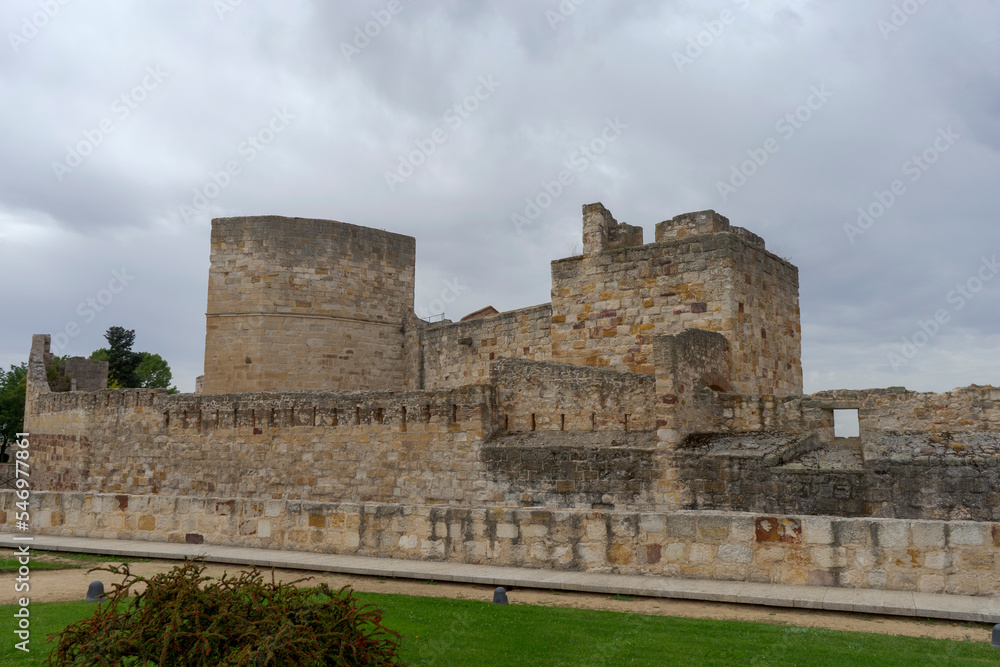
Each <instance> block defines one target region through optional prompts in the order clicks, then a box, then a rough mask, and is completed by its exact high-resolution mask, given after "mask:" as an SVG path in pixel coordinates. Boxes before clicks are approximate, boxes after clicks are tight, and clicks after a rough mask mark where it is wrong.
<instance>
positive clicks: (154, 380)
mask: <svg viewBox="0 0 1000 667" xmlns="http://www.w3.org/2000/svg"><path fill="white" fill-rule="evenodd" d="M104 338H105V339H107V341H108V345H109V347H102V348H100V349H99V350H94V351H93V353H91V355H90V359H91V361H107V362H108V387H111V388H115V389H119V388H122V387H145V388H151V389H168V390H169V392H170V393H171V394H175V393H177V388H176V387H173V386H171V384H170V382H171V380H172V379H173V373H172V372H171V370H170V365H169V364H168V363H167V362H166V360H165V359H164V358H163V357H161V356H160V355H158V354H155V353H153V352H133V351H132V345H133V344H134V343H135V331H133V330H130V329H124V328H122V327H111V328H110V329H108V332H107V333H106V334H104ZM123 360H124V361H125V362H127V365H128V366H131V364H133V363H134V367H132V370H131V373H129V371H128V368H127V367H126V366H125V365H123ZM123 368H125V370H122V369H123Z"/></svg>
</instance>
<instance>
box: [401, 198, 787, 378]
mask: <svg viewBox="0 0 1000 667" xmlns="http://www.w3.org/2000/svg"><path fill="white" fill-rule="evenodd" d="M583 217H584V219H583V239H584V246H583V249H584V252H583V254H582V255H579V256H576V257H568V258H565V259H561V260H555V261H553V262H552V301H551V303H549V304H543V305H540V306H534V307H531V308H523V309H520V310H514V311H509V312H505V313H500V314H497V315H491V316H487V317H481V318H477V319H473V320H469V321H466V322H455V323H450V322H446V323H434V324H430V325H426V324H424V323H420V324H419V325H418V326H419V327H420V329H421V331H420V334H419V344H420V350H421V357H420V364H421V374H420V378H421V380H420V381H421V382H422V383H423V384H422V385H420V386H424V387H426V388H441V387H452V386H460V385H462V384H468V383H472V382H484V381H486V378H488V376H489V366H490V364H491V363H492V362H493V361H494V360H496V359H499V358H501V357H514V358H525V359H533V360H537V361H545V360H552V361H558V362H562V363H568V364H573V365H576V366H589V367H598V368H612V369H617V370H622V371H625V370H627V371H631V372H636V373H645V374H652V373H653V368H654V363H653V359H652V341H653V337H654V336H657V335H662V334H677V333H680V332H682V331H684V330H685V329H690V328H696V329H704V330H708V331H718V332H720V333H722V334H723V335H725V336H726V338H727V339H728V340H729V341H730V343H731V344H732V353H731V364H730V370H729V372H730V373H731V378H729V383H731V385H732V387H733V389H734V390H735V391H740V392H742V393H747V394H766V395H784V394H795V393H801V391H802V364H801V328H800V326H799V305H798V271H797V269H795V267H794V266H792V265H791V264H789V263H788V262H786V261H785V260H782V259H780V258H778V257H777V256H775V255H772V254H771V253H768V252H767V251H766V250H765V249H764V242H763V240H761V239H760V237H758V236H756V235H754V234H751V233H750V232H748V231H746V230H745V229H742V228H739V227H732V226H730V224H729V221H728V220H727V219H726V218H724V217H722V216H720V215H718V214H717V213H715V212H714V211H704V212H701V213H691V214H685V215H682V216H677V217H676V218H673V219H672V220H667V221H664V222H661V223H659V224H658V225H657V226H656V242H655V243H651V244H646V245H643V243H642V228H641V227H634V226H631V225H626V224H624V223H619V222H617V221H616V220H615V219H614V218H613V217H612V216H611V213H610V212H609V211H608V210H607V209H606V208H604V207H603V206H602V205H600V204H590V205H587V206H585V207H584V216H583ZM729 383H727V384H729Z"/></svg>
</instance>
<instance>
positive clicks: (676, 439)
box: [0, 204, 1000, 595]
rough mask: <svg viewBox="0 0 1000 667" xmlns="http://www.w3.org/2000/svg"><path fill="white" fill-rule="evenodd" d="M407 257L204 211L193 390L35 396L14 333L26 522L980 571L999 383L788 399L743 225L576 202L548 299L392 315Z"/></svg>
mask: <svg viewBox="0 0 1000 667" xmlns="http://www.w3.org/2000/svg"><path fill="white" fill-rule="evenodd" d="M414 252H415V243H414V239H412V238H410V237H406V236H401V235H398V234H392V233H389V232H384V231H379V230H371V229H365V228H361V227H356V226H354V225H346V224H344V223H338V222H331V221H325V220H303V219H299V218H279V217H274V216H268V217H260V218H227V219H221V220H215V221H213V229H212V263H211V270H210V277H209V278H210V279H209V299H208V317H207V327H206V329H207V333H206V351H205V375H204V377H203V378H202V380H201V382H200V389H199V392H197V393H194V394H177V395H169V394H167V393H166V392H165V391H163V390H147V389H130V390H113V389H104V388H103V386H104V385H103V384H102V383H101V382H100V378H99V377H97V376H98V375H99V374H100V369H99V368H96V367H87V368H84V369H82V371H81V373H84V371H85V372H86V373H92V374H93V375H94V377H93V378H89V376H88V378H89V379H86V380H85V381H84V382H82V383H81V382H78V383H77V384H78V386H77V387H76V391H67V392H53V391H51V390H50V387H49V385H48V381H47V379H46V370H45V361H46V358H47V356H50V355H49V336H48V335H36V336H35V337H33V339H32V346H31V353H30V358H29V368H28V387H27V402H26V413H25V428H26V430H27V431H28V432H29V433H30V436H29V437H30V439H31V457H32V458H31V461H32V463H31V465H32V475H31V484H32V493H33V496H32V498H33V500H32V503H33V506H32V507H33V508H34V509H33V511H34V512H35V519H34V520H35V523H34V524H33V525H34V529H35V530H37V531H39V532H42V533H46V534H74V535H91V536H97V537H128V538H132V539H150V540H164V539H165V540H170V541H179V542H188V543H192V544H200V543H203V542H211V543H216V544H242V545H248V546H262V547H268V548H290V549H305V550H317V551H332V552H337V553H358V554H364V555H375V556H392V557H395V558H422V559H433V560H451V561H455V562H469V563H483V562H489V563H494V564H501V565H511V566H526V567H553V568H560V569H567V570H600V571H614V572H623V573H644V574H652V575H669V576H687V577H701V578H715V579H735V580H745V581H764V582H774V583H783V584H806V583H808V584H820V585H830V586H846V587H870V588H887V589H895V590H914V591H927V592H952V593H968V594H973V595H993V594H998V593H1000V584H998V578H997V572H998V570H997V567H998V566H1000V562H998V561H997V556H998V550H1000V537H998V535H1000V532H998V524H997V523H996V522H998V521H1000V509H998V508H1000V389H998V388H995V387H992V386H985V387H977V386H972V387H967V388H964V389H957V390H954V391H952V392H947V393H943V394H935V393H917V392H909V391H906V390H905V389H903V388H899V387H896V388H888V389H869V390H861V391H846V390H844V391H829V392H820V393H817V394H812V395H802V393H801V390H802V368H801V361H800V349H801V346H800V335H801V329H800V326H799V305H798V273H797V269H795V267H794V266H792V265H791V264H789V263H788V262H787V261H785V260H783V259H781V258H779V257H777V256H775V255H773V254H771V253H769V252H767V250H766V249H765V245H764V241H763V240H762V239H761V238H760V237H758V236H756V235H754V234H752V233H750V232H748V231H747V230H744V229H741V228H739V227H734V226H731V225H730V224H729V221H728V220H727V219H726V218H724V217H722V216H720V215H718V214H717V213H715V212H714V211H702V212H697V213H689V214H684V215H680V216H677V217H675V218H673V219H671V220H667V221H664V222H661V223H659V224H658V225H657V226H656V233H655V240H654V242H653V243H648V244H644V243H643V234H642V228H640V227H636V226H632V225H628V224H625V223H622V222H618V221H617V220H615V219H614V217H613V216H612V215H611V213H610V212H609V211H608V210H607V209H605V208H604V207H603V206H602V205H600V204H590V205H587V206H585V207H584V210H583V254H582V255H580V256H578V257H569V258H565V259H561V260H556V261H554V262H552V301H551V303H548V304H542V305H539V306H533V307H530V308H522V309H520V310H514V311H509V312H506V313H488V311H486V312H480V313H478V314H479V315H481V316H477V317H474V318H471V319H468V320H465V321H460V322H448V321H445V322H436V323H429V322H425V321H423V320H421V319H419V318H417V317H416V315H415V314H414V312H413V276H414V257H415V254H414ZM487 313H488V314H487ZM80 377H84V375H83V374H81V375H80ZM82 389H86V390H87V391H82ZM91 389H92V390H91ZM835 410H856V411H857V413H858V417H859V426H860V435H859V436H857V437H850V438H845V437H837V434H836V432H835V428H834V411H835ZM0 503H2V508H3V509H2V510H0V529H6V530H10V529H11V522H12V520H13V519H12V517H13V514H12V512H11V506H12V496H11V495H10V494H9V493H7V494H3V495H2V496H0Z"/></svg>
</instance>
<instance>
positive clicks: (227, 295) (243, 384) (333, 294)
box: [202, 216, 416, 394]
mask: <svg viewBox="0 0 1000 667" xmlns="http://www.w3.org/2000/svg"><path fill="white" fill-rule="evenodd" d="M415 257H416V242H415V240H414V239H413V237H411V236H403V235H401V234H393V233H391V232H386V231H382V230H378V229H370V228H367V227H359V226H357V225H350V224H346V223H343V222H335V221H332V220H312V219H305V218H285V217H280V216H257V217H245V218H217V219H215V220H212V250H211V268H210V269H209V278H208V310H207V313H206V318H207V325H206V334H205V376H204V380H203V389H202V391H203V392H204V393H206V394H221V393H230V392H249V391H290V390H338V389H343V390H349V389H350V390H355V389H402V388H404V383H405V374H406V373H405V368H404V356H403V352H404V350H403V347H404V337H403V328H404V323H405V322H406V321H407V318H408V317H411V316H412V312H413V280H414V263H415Z"/></svg>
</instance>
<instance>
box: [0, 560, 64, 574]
mask: <svg viewBox="0 0 1000 667" xmlns="http://www.w3.org/2000/svg"><path fill="white" fill-rule="evenodd" d="M19 567H21V563H20V562H18V560H17V559H16V558H0V573H3V572H17V569H18V568H19ZM28 567H30V568H31V569H32V570H33V571H34V570H65V569H67V568H74V567H82V565H71V564H69V563H42V562H40V561H37V560H32V561H31V562H30V563H29V564H28Z"/></svg>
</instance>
